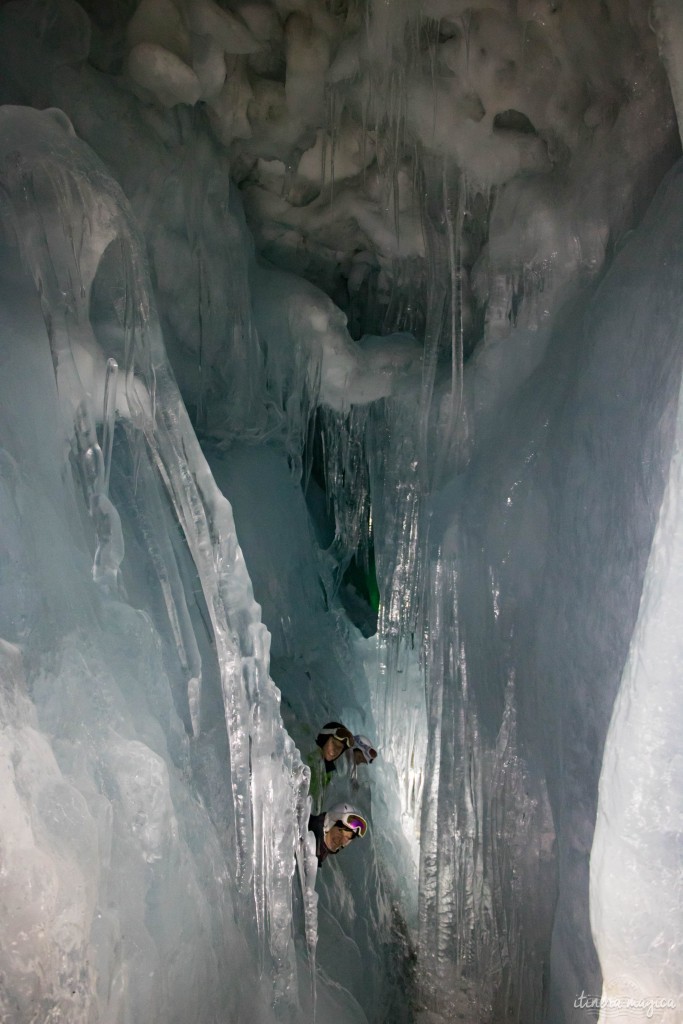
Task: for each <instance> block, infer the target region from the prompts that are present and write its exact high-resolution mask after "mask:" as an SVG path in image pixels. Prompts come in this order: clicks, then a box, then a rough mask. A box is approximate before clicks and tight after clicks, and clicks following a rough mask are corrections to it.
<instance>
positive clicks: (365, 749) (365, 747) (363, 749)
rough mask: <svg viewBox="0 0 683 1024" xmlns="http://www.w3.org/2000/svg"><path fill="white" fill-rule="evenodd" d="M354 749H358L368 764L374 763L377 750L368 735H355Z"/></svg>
mask: <svg viewBox="0 0 683 1024" xmlns="http://www.w3.org/2000/svg"><path fill="white" fill-rule="evenodd" d="M353 749H354V751H356V750H358V751H359V752H360V754H361V756H362V758H363V760H364V761H365V763H366V764H372V762H373V761H374V760H375V758H376V757H377V751H376V750H375V748H374V747H373V745H372V743H371V742H370V740H369V739H368V738H367V736H354V737H353Z"/></svg>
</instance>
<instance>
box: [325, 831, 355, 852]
mask: <svg viewBox="0 0 683 1024" xmlns="http://www.w3.org/2000/svg"><path fill="white" fill-rule="evenodd" d="M352 839H353V831H352V830H351V829H350V828H342V827H341V825H333V826H332V828H331V829H330V831H329V832H326V833H325V846H326V847H327V849H328V850H329V851H330V853H336V852H337V850H343V849H344V847H345V846H348V845H349V843H350V842H351V840H352Z"/></svg>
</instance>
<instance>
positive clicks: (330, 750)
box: [322, 736, 344, 761]
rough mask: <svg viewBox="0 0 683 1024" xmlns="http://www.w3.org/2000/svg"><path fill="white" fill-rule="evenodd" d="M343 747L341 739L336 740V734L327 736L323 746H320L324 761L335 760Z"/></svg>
mask: <svg viewBox="0 0 683 1024" xmlns="http://www.w3.org/2000/svg"><path fill="white" fill-rule="evenodd" d="M343 749H344V744H343V743H342V741H341V740H338V739H337V737H336V736H328V738H327V740H326V741H325V746H324V747H323V748H322V750H323V757H324V758H325V760H326V761H336V760H337V758H338V757H339V755H340V754H341V752H342V750H343Z"/></svg>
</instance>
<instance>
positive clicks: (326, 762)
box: [307, 722, 355, 811]
mask: <svg viewBox="0 0 683 1024" xmlns="http://www.w3.org/2000/svg"><path fill="white" fill-rule="evenodd" d="M315 742H316V747H317V749H316V750H314V751H312V753H310V754H309V755H308V758H307V763H308V766H309V768H310V769H311V787H310V795H311V800H312V802H313V807H314V808H315V809H316V811H320V809H321V805H322V799H323V795H324V793H325V790H326V788H327V786H328V785H329V782H330V779H331V778H332V773H333V772H335V771H336V770H337V766H336V764H335V761H337V760H338V759H339V758H340V757H341V756H342V754H343V753H344V751H345V750H352V749H353V747H354V744H355V737H354V735H353V733H352V732H351V731H350V730H349V729H347V728H346V726H345V725H342V723H341V722H326V723H325V725H324V726H323V727H322V729H321V730H320V732H319V733H318V735H317V736H316V739H315Z"/></svg>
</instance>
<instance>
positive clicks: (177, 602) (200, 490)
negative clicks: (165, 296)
mask: <svg viewBox="0 0 683 1024" xmlns="http://www.w3.org/2000/svg"><path fill="white" fill-rule="evenodd" d="M1 127H2V154H1V159H2V175H3V181H2V184H3V215H4V219H5V227H6V230H7V233H8V235H9V236H10V237H11V236H12V235H14V238H15V239H17V240H18V241H19V244H20V251H21V258H22V262H23V264H24V266H25V267H26V269H27V271H28V272H29V274H30V275H31V277H32V278H33V280H34V282H35V285H36V288H37V290H38V293H39V296H40V304H41V309H42V312H43V316H44V319H45V323H46V326H47V331H48V336H49V340H50V346H51V351H52V360H53V364H54V368H55V377H56V381H57V388H58V393H59V397H60V402H61V408H62V412H63V417H64V429H65V438H66V439H67V440H70V443H71V449H72V452H73V455H74V459H75V464H76V466H77V469H78V472H79V475H80V477H81V481H82V485H83V494H84V497H85V499H86V503H87V506H88V508H89V510H90V515H91V517H92V522H93V525H94V529H95V533H96V538H97V552H96V556H95V564H94V566H93V576H94V579H95V580H96V582H98V583H99V584H101V585H102V586H103V587H104V588H106V589H107V590H109V591H111V592H116V593H117V594H118V596H119V597H121V598H123V599H125V594H122V593H120V591H119V580H118V574H119V567H120V565H121V562H122V559H123V557H124V545H123V534H122V529H121V522H120V519H119V514H118V512H117V510H116V508H115V506H114V504H113V503H112V501H111V500H110V498H109V497H108V483H109V476H110V470H111V453H112V446H113V434H114V425H115V418H117V417H118V419H119V420H120V421H122V422H123V424H124V427H125V435H126V438H127V443H128V445H129V446H130V449H131V452H132V454H133V457H134V459H135V460H136V461H137V463H138V470H137V472H138V473H139V476H140V480H141V482H142V481H145V480H146V481H149V479H150V472H149V471H150V469H151V468H152V467H155V469H156V475H157V480H158V481H160V482H161V484H162V485H163V489H164V490H165V492H166V495H167V496H168V499H169V500H170V501H171V502H172V505H173V507H174V509H175V512H176V515H177V519H178V522H179V523H180V525H181V527H182V530H183V533H184V536H185V540H186V542H187V545H188V548H189V550H190V552H191V554H192V558H193V560H194V563H195V565H196V569H197V573H198V575H199V579H200V582H201V587H202V591H203V595H204V599H205V602H206V607H207V609H208V614H209V616H210V620H211V626H212V632H213V638H214V642H215V649H216V655H217V659H218V664H219V669H220V678H221V684H222V690H223V699H224V706H225V721H226V724H227V730H228V737H229V750H230V779H231V785H232V793H233V808H234V817H235V821H234V824H235V829H234V836H235V848H236V856H237V886H238V891H239V893H240V894H241V901H242V902H241V909H240V914H241V915H242V916H243V917H244V920H245V924H246V923H247V922H248V921H249V920H251V918H252V916H253V914H254V911H255V914H256V921H257V929H258V934H259V936H260V946H261V957H262V970H263V971H264V972H265V974H266V976H270V977H271V978H272V986H273V1000H274V1004H275V1006H276V1007H277V1008H279V1010H280V1012H281V1013H284V1012H286V1011H287V1008H289V1009H290V1010H293V1009H294V1007H295V1006H296V1005H297V999H298V996H297V983H296V966H295V960H294V953H293V947H292V873H293V868H294V861H295V854H297V851H299V868H300V880H301V885H302V888H303V890H304V893H305V900H304V903H305V914H306V935H307V941H308V946H309V954H310V957H311V968H312V969H313V970H314V955H315V937H316V925H315V922H316V913H315V904H316V898H315V893H314V891H313V888H312V886H313V881H314V878H315V866H314V862H313V864H312V863H311V857H310V855H309V851H306V853H305V854H304V853H301V852H300V850H299V848H300V845H301V844H300V836H305V835H306V827H307V815H308V799H307V789H308V769H307V768H305V767H304V766H303V765H302V763H301V761H300V758H299V755H298V752H297V750H296V748H295V746H294V744H293V742H292V740H291V739H290V737H289V736H288V735H287V733H286V732H285V730H284V728H283V726H282V723H281V720H280V716H279V693H278V691H277V689H276V688H275V686H274V684H273V683H272V681H271V680H270V678H269V675H268V657H269V634H268V632H267V630H266V628H265V626H264V625H263V623H262V622H261V621H260V614H259V612H260V610H259V608H258V605H256V603H255V602H254V599H253V595H252V590H251V584H250V581H249V578H248V575H247V572H246V568H245V565H244V560H243V557H242V553H241V551H240V548H239V546H238V543H237V539H236V535H235V527H234V522H233V518H232V512H231V509H230V506H229V504H228V502H227V500H226V499H225V498H224V497H223V496H222V495H221V494H220V493H219V492H218V490H217V488H216V486H215V483H214V481H213V478H212V476H211V473H210V471H209V469H208V466H207V464H206V461H205V459H204V457H203V455H202V452H201V450H200V448H199V445H198V442H197V440H196V437H195V434H194V431H193V429H192V427H191V425H190V422H189V419H188V416H187V413H186V411H185V408H184V406H183V403H182V401H181V399H180V396H179V394H178V391H177V387H176V385H175V382H174V380H173V377H172V375H171V372H170V370H169V368H168V364H167V362H166V357H165V353H164V350H163V343H162V340H161V336H160V332H159V327H158V324H157V321H156V316H155V312H154V309H153V308H152V306H151V303H150V300H149V288H148V284H147V271H146V266H145V261H144V258H143V256H142V248H141V245H140V242H139V239H138V238H137V236H136V233H135V230H134V228H133V227H132V224H131V222H130V219H129V217H128V215H127V213H126V202H125V199H124V197H123V195H122V193H121V192H120V190H119V189H118V187H117V186H116V185H115V183H114V182H113V181H112V180H111V178H109V176H108V175H107V174H106V172H105V170H104V169H103V167H102V166H101V165H100V164H99V162H98V161H97V160H96V158H95V157H94V156H93V154H92V152H91V151H90V150H88V148H87V147H86V146H84V145H83V144H82V143H80V142H79V141H78V140H77V139H75V137H74V136H73V132H72V130H71V128H70V125H69V123H68V121H67V119H66V118H65V117H64V115H62V114H61V112H59V111H53V112H51V111H47V112H43V113H38V112H36V111H32V110H29V109H20V108H3V111H2V124H1ZM109 246H115V247H118V249H119V254H120V258H121V259H120V265H121V267H122V279H121V281H120V282H118V287H119V291H120V297H121V301H120V308H119V309H118V311H117V312H118V321H119V326H120V331H121V335H122V337H123V345H122V354H123V369H122V377H123V381H122V385H123V386H122V387H118V388H117V386H116V385H117V377H118V366H117V363H116V361H115V360H113V359H112V358H110V359H109V360H108V361H107V360H106V358H105V354H104V353H103V352H102V350H101V348H100V346H99V344H98V342H97V340H96V339H95V336H94V334H93V332H92V329H91V327H90V322H89V303H90V293H91V288H92V284H93V280H94V278H95V275H96V273H97V271H98V267H99V265H100V261H101V259H102V256H103V254H104V252H105V251H106V250H107V248H108V247H109ZM97 422H100V423H101V424H102V443H101V444H100V443H99V442H98V439H97V433H96V426H95V424H96V423H97ZM152 475H154V474H152ZM145 500H146V501H147V508H146V509H144V510H143V512H144V514H145V515H146V516H147V517H148V519H149V517H150V516H151V517H153V516H154V513H155V509H156V508H157V507H158V503H159V492H158V485H157V494H156V495H154V494H152V497H151V498H149V497H148V498H147V499H145V498H144V497H142V498H141V501H142V503H143V504H144V502H145ZM152 532H153V531H152ZM154 562H155V567H156V569H157V572H158V574H159V582H160V585H161V589H162V591H163V595H164V600H165V603H166V609H167V614H168V618H169V622H170V624H171V628H172V632H173V636H174V638H175V640H176V643H177V654H178V658H179V661H180V663H181V665H182V666H183V668H184V670H185V673H186V677H187V700H188V705H189V712H190V718H191V722H192V729H193V732H194V735H195V737H196V736H197V735H198V734H199V733H200V729H201V715H202V704H201V663H200V658H199V652H198V650H197V646H196V643H194V640H193V634H192V630H191V626H190V616H189V612H188V608H187V603H186V596H185V594H184V593H183V588H182V583H181V579H180V576H179V573H178V568H177V566H176V565H175V562H174V559H173V554H172V552H170V551H169V549H166V550H165V549H164V548H163V547H162V546H161V545H159V544H157V545H156V549H155V552H154Z"/></svg>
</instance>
